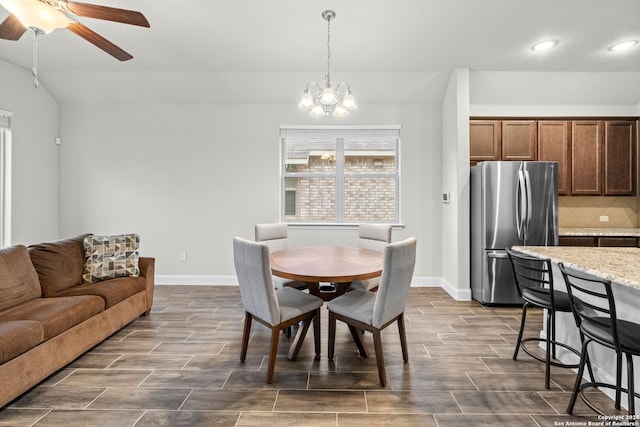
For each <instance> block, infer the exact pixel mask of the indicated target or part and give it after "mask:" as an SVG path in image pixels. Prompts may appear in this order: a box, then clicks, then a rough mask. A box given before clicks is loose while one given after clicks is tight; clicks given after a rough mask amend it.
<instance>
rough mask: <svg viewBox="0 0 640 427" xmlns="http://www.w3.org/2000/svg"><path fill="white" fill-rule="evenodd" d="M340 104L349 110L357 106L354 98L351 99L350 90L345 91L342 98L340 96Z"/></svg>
mask: <svg viewBox="0 0 640 427" xmlns="http://www.w3.org/2000/svg"><path fill="white" fill-rule="evenodd" d="M342 106H343V107H344V108H346V109H347V110H349V111H351V110H355V109H357V108H358V106H357V105H356V101H355V99H353V95H351V92H347V94H346V95H345V96H344V98H342Z"/></svg>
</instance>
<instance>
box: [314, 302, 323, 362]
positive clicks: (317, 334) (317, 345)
mask: <svg viewBox="0 0 640 427" xmlns="http://www.w3.org/2000/svg"><path fill="white" fill-rule="evenodd" d="M321 338H322V336H321V335H320V307H318V309H317V310H316V315H315V316H313V344H314V346H315V351H316V356H320V347H321V346H320V344H321Z"/></svg>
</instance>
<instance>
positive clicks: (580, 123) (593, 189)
mask: <svg viewBox="0 0 640 427" xmlns="http://www.w3.org/2000/svg"><path fill="white" fill-rule="evenodd" d="M603 140H604V122H603V121H602V120H576V121H573V122H571V194H572V195H574V196H599V195H601V194H602V192H603V191H602V166H603V161H602V156H603V151H604V150H603Z"/></svg>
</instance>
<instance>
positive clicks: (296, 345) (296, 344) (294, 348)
mask: <svg viewBox="0 0 640 427" xmlns="http://www.w3.org/2000/svg"><path fill="white" fill-rule="evenodd" d="M313 317H315V315H313V316H308V317H307V318H306V319H304V320H303V321H302V326H301V327H300V328H299V329H298V332H297V333H296V337H295V339H294V340H293V342H292V343H291V347H290V348H289V360H296V358H297V357H298V353H300V349H301V348H302V343H303V342H304V337H306V336H307V331H309V326H310V325H311V320H312V319H313Z"/></svg>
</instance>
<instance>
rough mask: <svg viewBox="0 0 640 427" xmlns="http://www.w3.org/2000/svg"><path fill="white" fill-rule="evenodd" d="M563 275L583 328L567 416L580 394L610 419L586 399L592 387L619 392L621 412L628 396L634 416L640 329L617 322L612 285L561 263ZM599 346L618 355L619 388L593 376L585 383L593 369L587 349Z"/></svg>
mask: <svg viewBox="0 0 640 427" xmlns="http://www.w3.org/2000/svg"><path fill="white" fill-rule="evenodd" d="M558 266H559V267H560V271H561V272H562V276H563V277H564V281H565V282H566V284H567V291H568V293H569V297H570V298H569V300H570V303H571V307H572V309H573V314H574V317H575V319H576V323H577V325H578V327H579V328H580V338H581V339H582V357H581V358H580V366H579V367H578V376H577V377H576V383H575V385H574V387H573V394H572V395H571V401H570V402H569V406H568V407H567V413H568V414H571V413H572V412H573V407H574V405H575V403H576V398H577V397H578V394H579V395H580V398H581V399H582V400H583V401H584V403H586V404H587V406H589V407H590V408H591V409H593V410H594V411H596V412H597V413H598V414H600V415H607V414H605V413H604V412H602V411H601V410H600V409H598V408H596V407H595V406H594V405H593V404H592V403H591V402H590V401H589V400H588V399H587V398H586V397H585V395H584V392H583V391H584V389H586V388H590V387H603V388H609V389H613V390H615V391H616V399H615V407H616V409H620V395H621V394H622V392H624V393H626V394H627V399H628V409H629V415H635V401H634V400H635V399H634V396H635V397H637V398H640V395H638V393H635V392H634V386H633V356H640V339H639V338H638V337H640V325H639V324H637V323H634V322H629V321H626V320H620V319H618V316H617V314H616V303H615V301H614V299H613V293H612V292H611V281H610V280H604V279H598V278H596V277H593V276H587V275H584V274H581V273H578V272H575V271H571V272H570V271H568V270H567V269H566V268H565V266H564V265H563V264H562V263H559V264H558ZM594 341H595V342H597V343H599V344H601V345H603V346H605V347H609V348H610V349H612V350H615V352H616V384H615V385H613V384H607V383H602V382H596V381H595V380H594V378H593V374H592V375H591V382H585V383H583V384H581V382H582V375H583V374H584V367H585V365H587V367H589V368H590V367H591V366H590V364H589V359H588V352H587V348H588V346H589V344H590V343H591V342H594ZM623 353H624V354H625V356H626V358H627V387H626V388H624V387H622V354H623Z"/></svg>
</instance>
